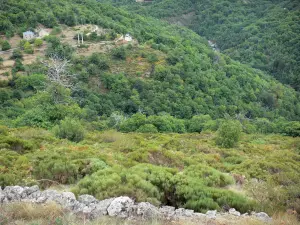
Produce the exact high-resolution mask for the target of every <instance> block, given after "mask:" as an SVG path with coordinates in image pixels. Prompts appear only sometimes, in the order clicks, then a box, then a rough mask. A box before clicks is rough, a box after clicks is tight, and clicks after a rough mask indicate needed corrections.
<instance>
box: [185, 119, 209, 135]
mask: <svg viewBox="0 0 300 225" xmlns="http://www.w3.org/2000/svg"><path fill="white" fill-rule="evenodd" d="M211 121H212V119H211V117H210V116H209V115H199V116H193V118H191V119H190V120H189V121H188V125H187V126H188V131H189V132H201V131H202V130H205V129H207V128H209V127H210V122H211Z"/></svg>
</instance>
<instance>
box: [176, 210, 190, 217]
mask: <svg viewBox="0 0 300 225" xmlns="http://www.w3.org/2000/svg"><path fill="white" fill-rule="evenodd" d="M193 214H194V210H189V209H183V208H179V209H176V210H175V216H176V217H178V218H184V217H191V216H193Z"/></svg>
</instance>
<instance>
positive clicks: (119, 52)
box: [112, 47, 127, 60]
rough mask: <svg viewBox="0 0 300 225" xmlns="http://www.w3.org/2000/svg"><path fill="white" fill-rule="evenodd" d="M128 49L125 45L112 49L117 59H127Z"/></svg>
mask: <svg viewBox="0 0 300 225" xmlns="http://www.w3.org/2000/svg"><path fill="white" fill-rule="evenodd" d="M126 55H127V53H126V49H125V48H124V47H119V48H115V49H113V51H112V56H113V57H114V58H115V59H122V60H124V59H126Z"/></svg>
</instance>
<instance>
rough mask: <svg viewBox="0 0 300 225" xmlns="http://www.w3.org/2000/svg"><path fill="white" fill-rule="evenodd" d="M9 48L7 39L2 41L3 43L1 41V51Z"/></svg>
mask: <svg viewBox="0 0 300 225" xmlns="http://www.w3.org/2000/svg"><path fill="white" fill-rule="evenodd" d="M9 49H11V46H10V44H9V42H8V41H3V43H2V51H7V50H9Z"/></svg>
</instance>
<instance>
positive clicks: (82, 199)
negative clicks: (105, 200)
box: [78, 195, 98, 205]
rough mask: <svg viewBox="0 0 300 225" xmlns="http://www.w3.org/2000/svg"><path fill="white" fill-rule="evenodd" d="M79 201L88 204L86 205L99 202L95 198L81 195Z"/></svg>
mask: <svg viewBox="0 0 300 225" xmlns="http://www.w3.org/2000/svg"><path fill="white" fill-rule="evenodd" d="M78 201H79V202H81V203H83V204H86V205H89V204H91V203H97V202H98V200H97V199H95V198H94V196H92V195H80V196H79V197H78Z"/></svg>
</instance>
